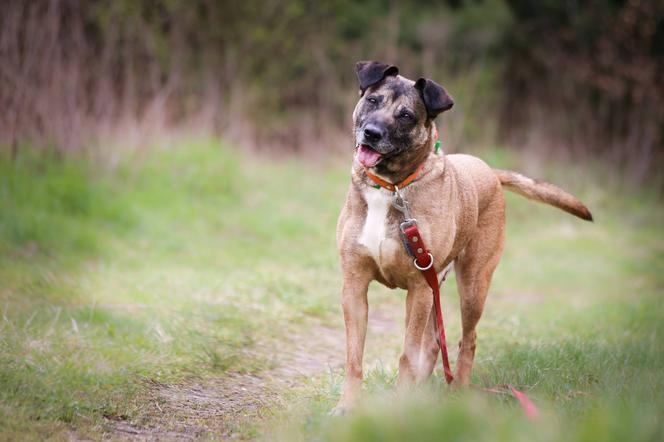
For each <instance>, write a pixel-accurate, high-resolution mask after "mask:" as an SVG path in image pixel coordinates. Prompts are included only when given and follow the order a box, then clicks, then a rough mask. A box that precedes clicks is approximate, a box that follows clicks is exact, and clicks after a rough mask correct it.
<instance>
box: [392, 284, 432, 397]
mask: <svg viewBox="0 0 664 442" xmlns="http://www.w3.org/2000/svg"><path fill="white" fill-rule="evenodd" d="M434 321H435V317H434V315H433V298H432V296H431V289H430V288H429V286H428V285H427V284H426V282H424V279H422V281H421V282H418V283H417V285H416V286H414V287H411V288H410V289H409V290H408V295H407V298H406V336H405V338H404V350H403V354H402V355H401V358H400V359H399V377H398V379H397V385H398V387H399V388H403V387H406V386H409V385H412V384H413V383H420V382H423V381H425V380H426V379H428V378H429V376H430V375H431V373H432V371H433V368H434V366H435V365H436V357H437V356H438V343H437V342H436V332H435V328H434Z"/></svg>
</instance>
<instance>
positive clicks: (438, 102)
mask: <svg viewBox="0 0 664 442" xmlns="http://www.w3.org/2000/svg"><path fill="white" fill-rule="evenodd" d="M415 88H416V89H417V90H419V91H420V95H421V96H422V100H424V105H425V106H426V108H427V114H428V115H429V118H436V117H437V116H438V114H439V113H441V112H445V111H446V110H449V109H450V108H451V107H452V106H453V105H454V100H452V97H450V95H449V94H448V93H447V92H446V91H445V89H444V88H443V87H442V86H441V85H439V84H438V83H436V82H435V81H433V80H429V79H428V78H420V79H418V80H417V81H416V82H415Z"/></svg>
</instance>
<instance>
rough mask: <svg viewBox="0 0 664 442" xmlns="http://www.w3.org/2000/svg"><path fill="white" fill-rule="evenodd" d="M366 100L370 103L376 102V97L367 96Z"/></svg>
mask: <svg viewBox="0 0 664 442" xmlns="http://www.w3.org/2000/svg"><path fill="white" fill-rule="evenodd" d="M367 101H368V102H369V103H371V104H378V98H376V97H367Z"/></svg>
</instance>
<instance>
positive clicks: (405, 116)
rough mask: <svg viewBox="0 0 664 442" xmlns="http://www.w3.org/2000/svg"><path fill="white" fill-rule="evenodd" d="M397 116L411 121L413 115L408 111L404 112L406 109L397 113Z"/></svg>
mask: <svg viewBox="0 0 664 442" xmlns="http://www.w3.org/2000/svg"><path fill="white" fill-rule="evenodd" d="M399 118H400V119H401V120H404V121H413V120H414V117H413V116H412V115H411V114H410V113H409V112H406V111H401V113H400V114H399Z"/></svg>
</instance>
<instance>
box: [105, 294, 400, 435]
mask: <svg viewBox="0 0 664 442" xmlns="http://www.w3.org/2000/svg"><path fill="white" fill-rule="evenodd" d="M402 314H403V313H402V312H401V311H400V310H397V309H396V306H395V305H385V306H379V305H376V306H372V307H371V308H370V312H369V330H368V335H369V336H370V338H371V337H374V338H376V337H377V338H381V337H383V336H385V335H392V336H393V335H394V334H396V333H398V329H399V321H400V320H401V315H402ZM264 351H270V350H268V349H265V350H264ZM271 351H275V349H272V350H271ZM276 351H278V353H277V354H275V355H273V356H274V358H275V362H276V364H275V367H274V368H272V369H270V370H266V371H264V372H262V373H260V374H257V375H252V374H239V373H228V374H226V375H224V376H223V377H220V378H216V379H205V380H201V379H190V380H188V381H186V382H184V383H179V384H172V385H167V384H161V383H157V382H151V383H150V384H149V389H148V390H149V395H150V397H149V398H148V400H147V401H146V400H145V398H142V400H141V402H142V403H147V405H145V407H144V408H142V410H141V411H142V413H141V414H142V415H143V417H142V418H141V419H140V420H139V421H138V422H129V421H127V420H123V419H121V418H117V417H115V418H114V417H110V416H109V418H107V424H108V428H107V429H108V433H107V436H108V439H112V440H188V439H196V438H200V437H204V436H206V435H209V436H214V437H215V438H223V439H246V438H250V437H251V436H252V435H251V434H248V433H247V432H246V430H245V428H246V425H244V424H246V423H249V422H251V421H255V420H256V419H261V418H262V417H264V416H265V415H266V414H267V413H269V410H270V408H271V407H274V406H277V405H278V403H279V392H280V391H283V390H284V389H286V388H289V387H293V386H295V385H299V384H301V383H302V381H303V380H305V379H307V378H311V377H312V376H316V375H320V374H322V373H325V372H328V371H329V370H330V369H332V370H334V371H337V372H338V371H339V370H340V369H341V368H342V367H343V362H344V359H345V337H344V331H343V328H342V327H341V326H339V327H334V328H333V327H328V326H324V325H313V326H310V327H308V329H307V331H306V334H299V335H296V336H292V337H291V339H290V340H289V342H288V343H284V347H283V348H279V349H276Z"/></svg>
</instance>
